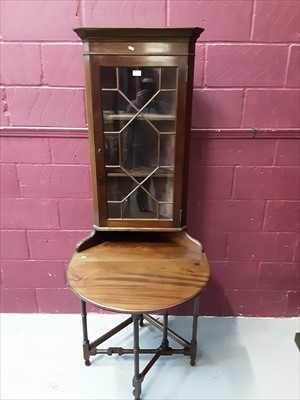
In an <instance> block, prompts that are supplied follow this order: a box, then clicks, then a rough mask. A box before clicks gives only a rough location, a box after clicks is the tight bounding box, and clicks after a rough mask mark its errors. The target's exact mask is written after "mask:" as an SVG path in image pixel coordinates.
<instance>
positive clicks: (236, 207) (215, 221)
mask: <svg viewBox="0 0 300 400" xmlns="http://www.w3.org/2000/svg"><path fill="white" fill-rule="evenodd" d="M197 207H198V209H199V210H198V212H197V215H201V218H199V219H200V220H201V225H202V226H203V227H205V230H207V231H260V230H261V228H262V223H263V216H264V209H265V202H264V201H261V200H256V201H248V200H238V201H236V200H212V199H210V200H199V201H198V204H197Z"/></svg>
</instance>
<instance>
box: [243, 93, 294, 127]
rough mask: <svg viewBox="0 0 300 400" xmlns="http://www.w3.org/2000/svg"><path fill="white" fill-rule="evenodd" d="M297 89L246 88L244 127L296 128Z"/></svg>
mask: <svg viewBox="0 0 300 400" xmlns="http://www.w3.org/2000/svg"><path fill="white" fill-rule="evenodd" d="M299 108H300V91H299V90H298V89H268V90H266V89H247V90H246V96H245V106H244V118H243V124H242V126H244V127H255V128H258V129H261V128H270V127H271V128H297V127H299V125H300V114H299Z"/></svg>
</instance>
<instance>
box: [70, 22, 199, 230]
mask: <svg viewBox="0 0 300 400" xmlns="http://www.w3.org/2000/svg"><path fill="white" fill-rule="evenodd" d="M202 31H203V29H200V28H179V29H177V28H176V29H173V28H157V29H154V28H153V29H144V28H137V29H130V28H118V29H114V28H103V29H101V28H79V29H75V32H76V33H77V34H78V36H79V37H80V38H81V39H82V41H83V42H84V57H85V79H86V100H87V114H88V125H89V138H90V153H91V174H92V188H93V201H94V203H93V209H94V229H95V230H96V231H106V230H113V231H117V230H138V231H139V230H140V231H144V230H145V231H148V230H149V231H180V230H183V229H185V227H186V226H185V225H186V203H187V186H188V183H187V181H188V150H189V136H190V129H191V122H190V121H191V108H192V107H191V104H192V88H193V74H194V69H193V65H194V55H195V54H194V53H195V42H196V40H197V38H198V37H199V35H200V34H201V32H202ZM132 49H134V51H132ZM100 66H111V67H116V66H126V67H136V66H137V67H143V66H144V67H167V66H172V67H177V68H178V94H177V107H176V109H177V111H176V136H175V140H176V142H175V169H174V195H173V218H172V220H156V219H145V220H144V219H124V220H121V219H115V220H114V219H108V218H107V213H106V184H105V168H104V154H103V153H104V152H103V148H104V143H103V142H104V138H103V135H102V134H101V132H102V112H101V96H100V90H101V89H100V77H99V67H100Z"/></svg>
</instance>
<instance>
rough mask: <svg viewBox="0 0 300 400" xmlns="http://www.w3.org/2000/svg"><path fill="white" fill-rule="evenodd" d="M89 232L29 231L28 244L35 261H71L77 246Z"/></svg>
mask: <svg viewBox="0 0 300 400" xmlns="http://www.w3.org/2000/svg"><path fill="white" fill-rule="evenodd" d="M89 233H90V232H87V231H53V230H52V231H28V233H27V236H28V244H29V249H30V254H31V257H32V258H33V259H40V260H70V258H71V257H72V255H73V254H74V252H75V246H76V244H77V243H78V242H79V241H80V240H81V239H83V238H85V237H87V236H88V234H89Z"/></svg>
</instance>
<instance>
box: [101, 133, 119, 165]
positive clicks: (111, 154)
mask: <svg viewBox="0 0 300 400" xmlns="http://www.w3.org/2000/svg"><path fill="white" fill-rule="evenodd" d="M104 143H105V154H104V160H105V165H119V164H120V160H119V134H118V133H105V134H104Z"/></svg>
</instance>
